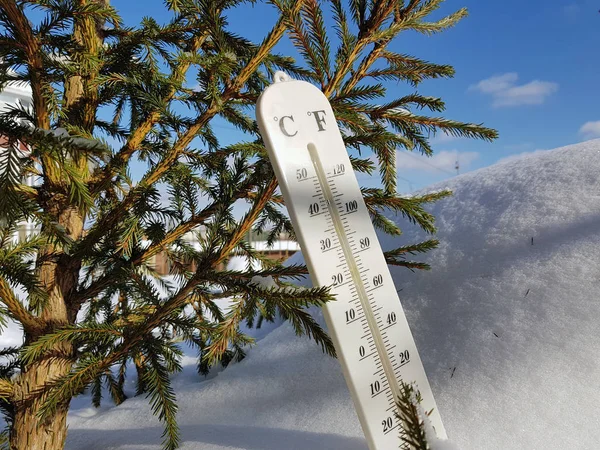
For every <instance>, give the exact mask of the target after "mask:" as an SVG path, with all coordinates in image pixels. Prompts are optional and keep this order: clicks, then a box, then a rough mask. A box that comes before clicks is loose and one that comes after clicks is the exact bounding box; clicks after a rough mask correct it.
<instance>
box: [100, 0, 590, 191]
mask: <svg viewBox="0 0 600 450" xmlns="http://www.w3.org/2000/svg"><path fill="white" fill-rule="evenodd" d="M111 3H112V4H113V5H114V6H115V7H116V8H117V9H119V10H120V12H121V13H122V15H123V17H124V19H125V21H126V23H128V24H135V23H137V22H138V21H139V19H140V18H141V17H142V16H144V15H148V16H153V17H156V18H157V19H158V20H160V18H161V17H163V18H164V17H165V14H164V7H163V6H162V1H160V0H147V1H145V2H143V7H141V6H140V5H142V4H141V3H140V2H137V1H124V0H113V1H112V2H111ZM462 6H466V7H467V8H468V10H469V17H467V18H466V19H465V20H463V21H462V22H461V23H459V24H458V26H456V27H455V28H453V29H451V30H448V31H446V32H444V33H442V34H439V35H435V36H431V37H427V36H421V35H416V34H405V35H402V36H400V38H399V39H398V40H397V41H395V42H394V43H393V44H392V48H393V50H395V51H400V52H403V53H409V54H413V55H415V56H418V57H421V58H425V59H429V60H431V61H433V62H438V63H449V64H452V65H454V67H455V69H456V76H455V78H453V79H451V80H431V81H428V82H425V83H423V84H422V85H421V86H420V87H419V92H420V93H422V94H426V95H434V96H439V97H441V98H442V99H443V100H444V101H445V102H446V105H447V111H446V112H445V113H444V116H445V117H448V118H452V119H457V120H462V121H469V122H477V123H481V122H483V123H484V124H485V125H487V126H490V127H493V128H496V129H497V130H498V131H499V133H500V138H499V139H498V140H496V141H495V142H493V143H486V142H482V141H474V140H465V139H451V138H448V137H446V136H444V135H438V136H437V137H436V138H434V140H433V148H434V151H435V154H434V156H433V157H432V158H428V159H425V158H422V157H419V156H416V155H414V154H407V153H406V152H402V153H401V154H399V155H398V175H399V180H398V187H399V189H400V190H401V191H412V190H415V189H418V188H422V187H424V186H426V185H428V184H430V183H432V182H436V181H440V180H444V179H447V178H450V177H453V176H455V175H456V171H455V168H454V166H455V161H456V159H457V157H458V160H459V163H460V168H461V173H464V172H467V171H470V170H473V169H476V168H480V167H484V166H487V165H490V164H493V163H494V162H496V161H498V160H501V159H503V158H506V157H510V156H513V155H518V154H521V153H525V152H533V151H538V150H546V149H552V148H556V147H559V146H563V145H567V144H571V143H576V142H580V141H583V140H587V139H591V138H594V137H600V110H599V108H598V105H599V104H600V89H599V87H598V80H599V79H600V77H599V75H600V57H599V53H598V50H599V44H600V13H599V11H598V10H599V9H600V1H596V0H564V1H560V0H503V1H490V0H447V1H446V2H445V4H444V5H443V7H442V9H441V10H439V11H438V12H436V16H441V15H442V14H444V13H450V12H452V11H454V10H456V9H458V8H460V7H462ZM229 20H230V26H231V28H232V29H233V30H236V32H237V33H239V34H241V35H243V36H245V37H248V38H250V39H253V40H255V41H259V40H260V39H262V37H263V36H264V34H265V33H266V31H267V30H268V29H269V28H270V26H271V25H272V24H273V23H274V21H275V20H276V13H275V11H274V8H273V7H272V6H270V5H265V4H259V5H257V6H254V7H252V6H249V5H244V6H242V7H241V8H240V9H239V10H237V11H233V12H232V13H231V14H230V16H229ZM277 50H278V51H279V52H281V53H286V54H291V55H296V52H295V51H294V49H293V48H292V46H291V45H290V43H289V41H287V39H286V40H285V41H284V42H282V43H281V44H280V46H279V47H278V49H277ZM411 90H412V88H410V87H409V86H403V85H398V86H392V87H390V90H389V93H390V95H393V96H395V97H396V96H401V95H404V94H405V93H407V92H410V91H411ZM218 130H219V131H222V136H221V138H222V140H223V141H224V142H228V141H232V142H233V141H236V140H237V139H239V138H240V137H241V136H240V135H238V133H237V132H236V131H234V130H232V129H229V128H226V127H224V128H218ZM365 181H367V184H375V183H376V181H375V180H371V181H368V180H365Z"/></svg>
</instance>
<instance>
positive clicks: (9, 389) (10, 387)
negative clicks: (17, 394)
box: [0, 378, 14, 402]
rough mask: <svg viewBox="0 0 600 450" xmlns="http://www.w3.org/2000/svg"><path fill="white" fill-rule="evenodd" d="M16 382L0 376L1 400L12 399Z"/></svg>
mask: <svg viewBox="0 0 600 450" xmlns="http://www.w3.org/2000/svg"><path fill="white" fill-rule="evenodd" d="M13 391H14V384H13V383H12V382H11V381H10V380H6V379H3V378H0V401H5V402H7V401H10V400H11V398H12V396H13Z"/></svg>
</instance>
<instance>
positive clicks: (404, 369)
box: [256, 72, 446, 450]
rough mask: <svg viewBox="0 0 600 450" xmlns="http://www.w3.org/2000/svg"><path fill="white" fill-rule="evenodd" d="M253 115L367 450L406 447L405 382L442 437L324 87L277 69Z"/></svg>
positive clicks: (431, 397) (430, 393)
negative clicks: (325, 289) (328, 298)
mask: <svg viewBox="0 0 600 450" xmlns="http://www.w3.org/2000/svg"><path fill="white" fill-rule="evenodd" d="M256 115H257V120H258V125H259V128H260V132H261V135H262V137H263V140H264V143H265V146H266V148H267V151H268V154H269V158H270V160H271V164H272V165H273V169H274V171H275V174H276V176H277V179H278V181H279V185H280V187H281V191H282V194H283V197H284V199H285V204H286V206H287V209H288V211H289V214H290V218H291V221H292V224H293V226H294V230H295V232H296V235H297V237H298V240H299V242H300V246H301V248H302V253H303V255H304V259H305V261H306V265H307V266H308V270H309V272H310V276H311V280H312V282H313V284H314V285H315V286H330V287H331V290H332V292H333V293H334V294H335V298H336V300H335V301H333V302H329V303H328V304H327V305H325V307H324V316H325V320H326V323H327V327H328V331H329V334H330V336H331V338H332V340H333V343H334V345H335V348H336V351H337V355H338V358H339V361H340V363H341V365H342V369H343V372H344V377H345V378H346V383H347V384H348V388H349V389H350V393H351V394H352V399H353V400H354V405H355V407H356V411H357V413H358V417H359V419H360V423H361V426H362V428H363V432H364V434H365V437H366V439H367V442H368V444H369V449H371V450H391V449H397V448H399V447H400V440H399V435H400V433H402V430H401V424H400V423H399V421H398V420H397V419H396V417H395V411H396V409H397V407H396V400H397V398H398V397H399V395H400V389H401V388H400V384H399V381H400V380H404V381H405V382H407V383H415V384H416V385H417V387H418V389H419V391H420V392H421V395H422V398H423V401H422V406H423V409H424V410H425V411H430V410H433V412H432V413H431V415H430V416H429V418H430V420H431V423H432V425H433V427H434V429H435V431H436V434H437V436H438V437H439V438H446V432H445V430H444V426H443V425H442V421H441V418H440V414H439V411H438V408H437V406H436V404H435V400H434V398H433V394H432V392H431V388H430V386H429V382H428V381H427V376H426V375H425V370H424V369H423V364H422V363H421V359H420V357H419V353H418V352H417V348H416V345H415V341H414V339H413V337H412V334H411V332H410V329H409V327H408V323H407V321H406V317H405V315H404V311H403V309H402V305H401V304H400V299H399V298H398V294H397V292H396V288H395V286H394V282H393V280H392V277H391V275H390V271H389V269H388V267H387V263H386V261H385V257H384V255H383V253H382V251H381V247H380V245H379V241H378V240H377V235H376V234H375V230H374V228H373V224H372V223H371V219H370V217H369V213H368V211H367V208H366V206H365V203H364V200H363V197H362V194H361V191H360V187H359V185H358V182H357V180H356V176H355V175H354V171H353V169H352V166H351V163H350V159H349V157H348V153H347V152H346V148H345V146H344V142H343V140H342V136H341V134H340V130H339V129H338V126H337V123H336V119H335V117H334V115H333V110H332V109H331V106H330V104H329V101H328V100H327V97H325V95H323V93H322V92H321V91H320V90H319V89H318V88H316V87H315V86H313V85H312V84H310V83H307V82H304V81H298V80H292V79H290V78H289V77H288V76H287V75H286V74H285V73H282V72H277V73H276V74H275V83H274V84H272V85H271V86H269V87H268V88H267V89H265V91H264V92H263V93H262V95H261V96H260V98H259V100H258V103H257V107H256Z"/></svg>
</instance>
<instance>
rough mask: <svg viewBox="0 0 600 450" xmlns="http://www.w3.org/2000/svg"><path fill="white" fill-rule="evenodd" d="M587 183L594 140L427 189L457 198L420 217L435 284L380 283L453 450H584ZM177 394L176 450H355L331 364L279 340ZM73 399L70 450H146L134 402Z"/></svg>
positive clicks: (598, 218)
mask: <svg viewBox="0 0 600 450" xmlns="http://www.w3.org/2000/svg"><path fill="white" fill-rule="evenodd" d="M599 169H600V140H595V141H589V142H585V143H581V144H577V145H572V146H569V147H564V148H560V149H557V150H553V151H548V152H545V153H542V154H536V155H532V156H526V157H523V158H520V159H517V160H513V161H509V162H506V163H501V164H497V165H495V166H492V167H488V168H485V169H482V170H479V171H477V172H472V173H468V174H465V175H462V176H460V177H456V178H455V179H453V180H451V181H449V182H447V183H445V184H443V185H437V186H433V187H432V189H440V188H445V187H448V188H450V189H452V190H453V191H454V193H455V195H454V196H453V197H451V198H449V199H446V200H443V201H441V202H439V203H438V204H436V205H434V206H433V208H432V212H433V213H434V214H435V215H436V217H437V224H438V228H439V234H438V238H439V239H440V241H441V246H440V248H439V249H438V250H436V251H434V252H432V253H430V254H429V255H427V256H426V259H427V260H428V261H429V262H430V263H431V265H432V266H433V270H432V271H431V272H421V273H416V274H412V273H410V272H408V271H406V270H394V271H393V274H394V277H395V280H396V285H397V288H398V289H401V292H400V297H401V299H402V302H403V305H404V308H405V310H406V313H407V316H408V319H409V322H410V324H411V327H412V330H413V333H414V335H415V338H416V341H417V346H418V347H419V350H420V353H421V357H422V359H423V362H424V365H425V369H426V371H427V374H428V376H429V379H430V381H431V384H432V388H433V391H434V394H435V396H436V399H437V403H438V406H439V408H440V411H441V414H442V418H443V420H444V422H445V426H446V429H447V431H448V435H449V437H450V439H451V440H452V441H453V442H454V443H455V444H457V446H458V447H460V448H461V449H463V450H485V449H489V450H510V449H532V450H533V449H539V450H542V449H544V450H546V449H560V450H564V449H593V448H598V445H599V443H600V418H599V417H600V416H599V415H598V414H597V411H598V402H599V401H600V189H599V188H600V184H599V180H598V177H599V173H600V170H599ZM398 221H399V222H401V223H402V226H403V227H404V229H405V230H406V231H405V235H404V236H403V237H401V238H400V239H391V238H389V237H384V238H383V239H382V245H383V247H384V248H393V247H397V246H400V245H404V244H405V243H408V242H414V241H415V240H416V239H418V238H420V237H423V236H422V235H421V234H420V232H419V231H418V230H415V229H414V227H411V226H410V225H408V224H405V223H404V222H403V221H402V220H401V219H400V218H398ZM317 314H318V313H317ZM189 362H190V363H191V362H192V361H191V358H190V360H189ZM175 387H176V390H177V394H178V399H179V405H180V409H179V416H178V417H179V422H180V425H181V430H182V435H183V441H184V444H183V446H182V448H184V449H200V448H201V449H203V450H217V449H218V450H223V449H247V450H248V449H251V450H280V449H291V450H294V449H297V450H301V449H302V450H308V449H311V450H312V449H331V450H366V444H365V441H364V439H363V438H362V434H361V430H360V426H359V424H358V420H357V418H356V415H355V413H354V409H353V406H352V404H351V400H350V396H349V393H348V392H347V389H346V386H345V383H344V380H343V377H342V374H341V371H340V369H339V367H338V364H337V362H336V361H335V360H333V359H331V358H329V357H327V356H325V355H323V354H321V353H320V350H319V348H318V347H317V346H316V345H315V344H314V343H313V342H311V341H309V340H308V339H305V338H303V339H298V338H296V337H295V336H294V333H293V331H292V330H291V327H289V326H288V325H282V326H280V327H278V328H276V329H275V330H273V331H271V332H270V333H268V334H267V335H266V336H265V337H264V338H263V339H261V340H260V341H259V343H258V346H257V347H255V348H254V349H252V350H251V351H250V352H249V355H248V357H247V358H246V360H244V361H243V362H241V363H239V364H235V365H232V366H230V367H229V368H228V369H226V370H225V371H222V372H220V373H219V374H218V375H217V376H215V377H213V378H211V379H209V380H207V381H202V380H201V379H200V378H198V377H197V376H196V375H195V374H194V368H193V365H191V364H190V366H187V367H186V370H185V371H184V372H183V373H182V374H179V375H177V376H176V377H175ZM83 400H85V399H77V400H76V401H75V402H74V404H73V407H72V411H71V414H70V416H69V437H68V442H67V448H68V449H70V450H76V449H77V450H79V449H81V450H83V449H85V450H94V449H158V448H160V440H161V439H160V434H161V431H162V427H161V425H160V424H159V422H158V420H157V419H155V418H154V417H152V414H151V413H150V411H149V408H148V406H147V402H146V400H144V399H143V398H133V399H130V400H127V401H126V402H125V403H124V404H123V405H121V406H119V407H116V408H104V409H101V410H100V411H95V410H93V409H92V408H89V407H88V406H86V405H85V403H84V402H83Z"/></svg>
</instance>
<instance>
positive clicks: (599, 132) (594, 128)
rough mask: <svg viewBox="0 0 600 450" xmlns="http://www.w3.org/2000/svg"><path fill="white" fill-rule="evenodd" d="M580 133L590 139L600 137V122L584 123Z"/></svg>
mask: <svg viewBox="0 0 600 450" xmlns="http://www.w3.org/2000/svg"><path fill="white" fill-rule="evenodd" d="M579 132H580V133H581V134H582V135H583V136H585V137H586V138H588V139H592V138H596V137H600V120H596V121H595V122H586V123H584V124H583V125H582V126H581V128H580V129H579Z"/></svg>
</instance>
